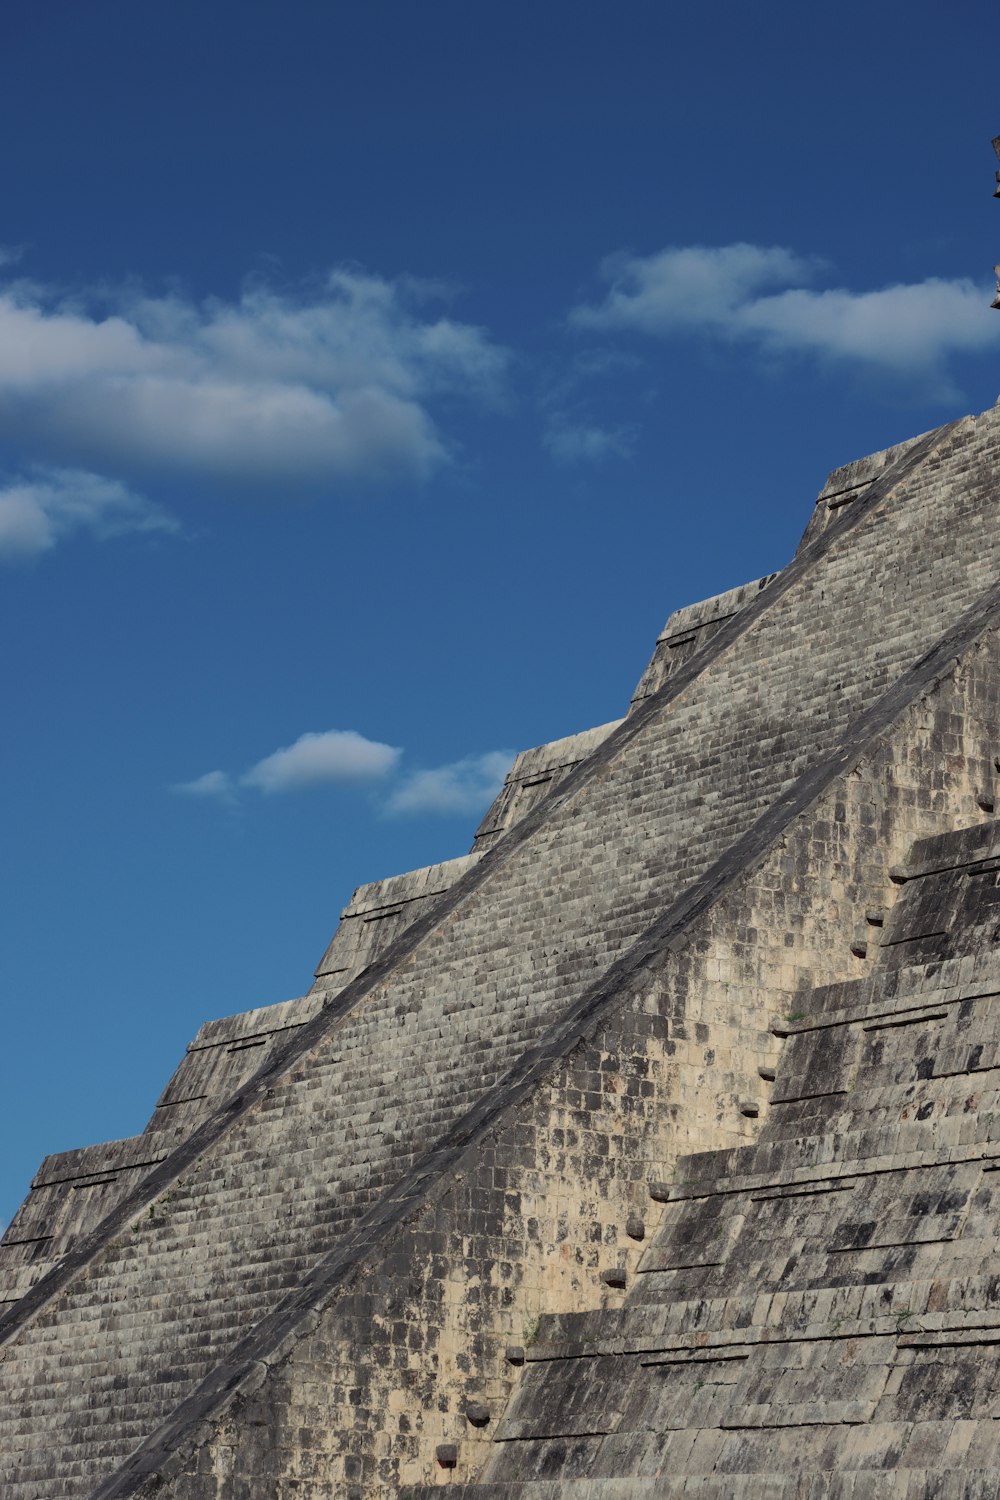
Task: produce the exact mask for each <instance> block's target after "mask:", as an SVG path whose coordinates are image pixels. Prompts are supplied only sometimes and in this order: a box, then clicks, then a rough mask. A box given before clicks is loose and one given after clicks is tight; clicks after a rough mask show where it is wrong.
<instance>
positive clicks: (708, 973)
mask: <svg viewBox="0 0 1000 1500" xmlns="http://www.w3.org/2000/svg"><path fill="white" fill-rule="evenodd" d="M998 684H1000V638H998V635H997V633H996V632H995V631H994V632H991V633H990V635H989V636H988V637H987V638H985V639H983V640H982V641H981V642H980V643H979V644H978V645H977V646H976V647H975V648H974V649H973V650H972V651H971V652H970V653H969V654H968V657H967V658H966V660H965V661H964V662H963V664H962V665H961V666H960V667H958V668H957V669H956V670H955V671H954V673H953V674H952V676H950V677H949V678H948V679H946V680H944V681H942V682H941V683H940V684H939V685H938V686H937V687H936V688H935V689H934V690H933V691H932V692H931V693H930V694H929V695H928V696H927V697H926V698H925V699H924V700H923V701H921V702H920V703H918V704H916V705H914V706H913V707H912V708H910V709H909V710H908V711H907V712H906V713H905V714H904V715H903V716H902V718H901V720H900V721H899V723H898V724H897V725H895V726H894V728H893V729H892V731H891V732H890V733H887V734H886V735H885V736H884V737H883V738H882V741H881V743H880V744H879V745H878V746H876V747H873V749H872V751H871V752H870V753H869V754H867V755H866V756H864V757H863V758H862V759H861V760H860V761H859V762H858V764H856V765H854V766H852V767H851V768H850V769H849V770H848V771H847V772H846V774H845V775H844V776H842V777H841V778H839V779H838V781H837V782H836V783H835V784H834V785H833V786H831V787H830V789H829V790H828V791H827V792H825V793H824V794H823V795H822V796H821V797H820V798H819V799H818V800H817V801H816V802H815V804H814V805H813V806H811V807H810V808H809V809H808V811H807V812H803V813H802V814H800V815H799V816H798V817H797V818H796V819H795V820H794V822H793V824H792V825H791V826H790V828H789V829H788V831H787V832H786V833H785V834H784V835H782V836H781V838H780V839H779V841H778V843H777V845H776V847H775V848H774V849H773V850H772V851H771V853H770V854H769V855H768V856H767V857H766V858H765V859H764V860H763V861H762V862H761V863H760V864H759V865H758V867H757V868H756V869H755V870H753V871H752V872H750V873H749V874H748V875H746V876H745V877H744V878H742V879H741V880H740V881H739V882H738V884H737V885H736V886H735V887H734V888H733V889H732V890H731V891H729V892H728V893H727V894H726V895H725V896H724V897H723V898H722V899H721V900H720V901H719V903H718V904H717V905H716V906H715V907H713V908H712V909H711V911H710V912H708V913H707V915H706V916H705V917H704V918H703V919H702V920H701V921H700V922H699V923H698V924H697V925H696V926H695V927H694V928H693V929H692V930H691V932H690V934H689V936H688V940H687V941H686V943H685V944H684V946H683V947H681V948H680V949H678V950H676V951H674V952H670V953H665V954H662V955H660V956H659V957H658V958H657V960H656V961H655V963H654V964H652V965H651V966H650V968H649V970H648V971H647V972H646V973H645V975H643V976H642V977H641V978H640V979H639V980H638V981H637V982H636V983H634V984H633V985H632V986H631V987H630V992H629V993H627V994H623V995H622V996H621V997H620V1001H619V1004H618V1005H617V1006H616V1008H615V1013H614V1014H613V1015H610V1016H608V1017H607V1018H605V1019H604V1020H603V1021H602V1022H601V1023H600V1024H598V1025H597V1027H596V1028H595V1030H594V1032H593V1034H592V1035H591V1036H590V1037H588V1038H586V1039H585V1040H581V1041H580V1042H579V1043H578V1044H577V1045H576V1046H575V1047H574V1048H573V1050H572V1051H571V1052H570V1054H569V1055H568V1056H566V1057H565V1058H564V1059H562V1060H560V1061H559V1062H557V1063H556V1064H555V1065H554V1066H553V1067H552V1068H551V1069H550V1070H549V1072H548V1074H547V1075H546V1077H545V1078H544V1079H543V1081H542V1082H541V1083H540V1085H539V1086H538V1087H537V1088H536V1089H535V1091H534V1092H533V1094H532V1095H531V1097H530V1099H527V1100H518V1101H517V1102H516V1103H514V1104H513V1105H512V1106H511V1108H510V1109H508V1110H507V1111H506V1112H505V1113H504V1115H503V1116H502V1117H501V1119H500V1120H499V1121H498V1122H497V1123H496V1124H495V1125H494V1126H493V1127H492V1128H491V1129H489V1130H488V1131H486V1132H485V1133H484V1135H483V1136H482V1138H481V1139H477V1140H476V1141H475V1142H474V1143H473V1144H472V1145H471V1146H470V1147H469V1149H468V1151H467V1152H466V1154H465V1156H464V1158H463V1159H462V1161H461V1164H460V1166H459V1167H458V1168H457V1169H456V1170H452V1171H450V1172H448V1173H447V1174H446V1175H445V1177H444V1178H443V1180H442V1181H441V1182H439V1183H437V1184H435V1186H434V1188H433V1190H432V1191H431V1192H429V1193H428V1194H427V1196H426V1200H425V1201H424V1203H423V1204H422V1205H421V1206H420V1207H419V1208H418V1209H417V1210H415V1212H414V1213H413V1214H412V1215H411V1217H410V1219H409V1220H408V1221H407V1222H406V1223H405V1224H404V1225H403V1226H401V1227H400V1229H399V1230H398V1231H397V1233H396V1234H395V1235H394V1236H393V1237H392V1239H391V1241H390V1242H389V1243H388V1244H383V1245H379V1246H378V1247H377V1250H376V1251H375V1253H373V1254H372V1255H370V1256H369V1257H367V1258H366V1259H365V1261H364V1262H362V1263H359V1264H358V1266H357V1268H356V1270H355V1273H354V1275H353V1276H352V1277H351V1278H349V1279H348V1280H346V1281H345V1283H344V1285H343V1288H342V1289H341V1291H340V1294H339V1296H337V1297H336V1298H334V1299H331V1301H330V1303H329V1304H328V1305H327V1306H326V1308H325V1309H324V1311H323V1312H322V1315H321V1317H320V1320H319V1323H318V1325H317V1326H316V1327H315V1328H314V1329H313V1330H312V1331H308V1332H306V1333H305V1334H304V1335H303V1337H302V1339H301V1342H300V1343H298V1344H297V1345H295V1346H294V1348H293V1349H292V1352H291V1353H290V1354H286V1356H285V1357H284V1358H283V1359H282V1360H281V1361H280V1362H278V1363H276V1365H275V1366H274V1367H273V1368H271V1369H269V1370H268V1372H267V1376H266V1378H265V1379H264V1380H263V1382H262V1383H261V1384H260V1386H259V1388H258V1389H257V1390H256V1391H255V1392H254V1393H253V1394H250V1395H246V1396H243V1397H238V1398H237V1399H236V1401H235V1402H234V1404H233V1407H232V1409H231V1410H230V1411H229V1412H227V1413H226V1414H225V1416H224V1417H221V1418H219V1419H217V1420H216V1421H215V1422H214V1423H213V1424H212V1428H211V1431H210V1433H203V1435H202V1439H201V1441H200V1442H199V1444H198V1447H197V1450H196V1451H195V1452H194V1453H192V1455H191V1457H190V1459H189V1460H188V1462H187V1463H186V1465H185V1467H184V1471H183V1473H182V1474H180V1475H178V1477H177V1478H175V1479H174V1480H173V1481H172V1483H171V1484H170V1486H169V1487H168V1489H167V1491H166V1494H167V1495H168V1496H169V1497H170V1500H234V1497H236V1496H239V1495H241V1494H243V1493H251V1490H250V1488H249V1487H250V1486H251V1484H254V1485H256V1486H257V1491H256V1492H259V1493H266V1494H267V1495H268V1496H275V1497H278V1496H280V1497H285V1496H286V1495H287V1496H291V1495H295V1496H297V1497H302V1500H319V1497H321V1496H322V1497H326V1496H332V1495H335V1494H336V1495H341V1494H344V1495H348V1496H352V1495H357V1496H365V1497H371V1496H376V1495H388V1494H391V1493H396V1492H397V1489H398V1486H399V1485H403V1486H404V1487H405V1486H406V1485H410V1484H417V1483H425V1484H426V1483H432V1484H433V1483H442V1482H443V1483H448V1482H450V1481H452V1480H456V1481H460V1480H465V1479H469V1478H473V1477H474V1476H475V1474H476V1473H477V1471H478V1470H479V1468H480V1467H481V1465H482V1463H483V1462H484V1461H485V1458H486V1456H487V1454H488V1452H489V1448H490V1439H491V1436H492V1431H493V1430H494V1429H495V1427H496V1424H497V1419H498V1418H499V1417H500V1415H501V1414H502V1412H503V1409H504V1406H505V1404H506V1402H507V1399H508V1397H509V1394H510V1392H511V1390H512V1388H514V1386H515V1385H516V1383H517V1381H518V1378H519V1373H520V1368H521V1361H522V1360H523V1349H524V1346H525V1345H528V1346H530V1345H531V1343H532V1342H533V1340H534V1338H535V1337H536V1335H537V1332H538V1329H539V1321H540V1319H541V1318H542V1317H543V1316H547V1315H549V1314H551V1313H554V1312H575V1311H579V1310H582V1309H587V1308H594V1309H596V1308H599V1307H609V1306H614V1305H616V1304H618V1303H620V1302H621V1299H622V1297H623V1295H624V1289H625V1287H626V1286H627V1285H629V1284H630V1283H631V1278H632V1275H633V1272H634V1269H635V1265H636V1262H637V1260H638V1258H639V1256H640V1255H641V1254H642V1251H643V1248H644V1242H648V1240H649V1238H650V1237H651V1236H652V1235H653V1233H654V1232H655V1229H656V1226H657V1223H658V1222H659V1218H660V1215H661V1214H662V1212H663V1207H662V1203H660V1202H657V1201H656V1199H655V1198H652V1197H651V1196H650V1185H651V1184H653V1191H654V1192H658V1189H657V1187H656V1184H657V1183H659V1182H669V1181H670V1179H671V1177H672V1174H673V1166H674V1163H675V1162H676V1160H677V1158H678V1157H679V1156H681V1155H683V1154H684V1153H686V1152H690V1151H691V1150H693V1149H699V1150H704V1149H708V1148H709V1143H712V1144H713V1145H714V1146H716V1147H718V1148H722V1147H727V1146H733V1145H738V1144H741V1143H744V1142H747V1141H749V1140H750V1139H751V1138H752V1137H753V1135H754V1134H755V1132H756V1117H757V1116H758V1115H760V1116H761V1117H763V1116H766V1113H767V1101H768V1093H769V1089H770V1083H769V1079H770V1078H773V1076H774V1070H775V1067H776V1064H777V1060H778V1053H779V1048H780V1045H781V1044H780V1041H779V1039H778V1036H777V1035H776V1034H775V1033H776V1032H779V1033H780V1032H781V1031H782V1030H784V1029H787V1023H786V1018H787V1017H788V1016H789V1015H794V1014H795V1012H796V1008H797V1005H798V1003H799V1001H798V1000H797V997H801V996H802V994H803V993H805V992H806V991H807V990H808V989H809V988H810V987H811V986H812V985H813V984H814V982H815V980H816V976H817V975H822V976H824V977H827V978H830V979H833V978H837V979H844V980H847V979H854V978H857V977H859V976H861V975H863V974H864V973H865V972H866V970H867V967H868V964H867V960H866V959H864V958H861V957H858V956H857V954H856V952H855V951H853V950H854V949H856V948H858V947H860V946H861V945H859V944H858V943H856V942H855V941H854V938H855V936H856V933H857V931H858V930H859V928H860V929H861V930H863V929H864V927H865V924H866V916H867V920H868V922H869V924H871V930H872V931H873V932H875V933H877V932H878V931H879V928H878V926H877V924H878V923H880V922H882V921H883V920H884V919H885V917H886V916H887V914H888V909H889V907H890V906H891V904H892V902H893V900H894V898H895V895H896V892H897V890H898V887H897V886H896V885H894V884H893V882H892V881H891V879H890V877H889V871H890V869H892V868H893V867H894V866H895V865H897V864H898V863H899V862H900V861H902V859H903V858H904V856H905V854H906V852H907V850H908V848H909V846H910V844H911V842H912V841H913V839H914V838H917V837H920V836H923V835H925V834H927V833H929V832H930V831H932V830H934V831H936V830H945V829H949V828H951V827H954V826H956V825H960V824H964V823H970V822H973V821H975V819H976V818H977V817H979V818H985V817H987V816H988V814H987V813H986V812H985V811H984V809H983V808H982V807H981V805H980V804H981V802H982V800H983V795H984V790H985V789H988V788H990V787H992V786H993V785H994V783H995V780H996V777H997V771H996V766H995V763H994V762H995V756H996V754H997V750H998V747H1000V711H998ZM605 1276H607V1277H608V1278H609V1279H610V1280H611V1281H612V1282H613V1283H614V1284H613V1285H609V1284H608V1281H607V1280H605V1279H603V1278H604V1277H605ZM510 1356H512V1357H513V1362H512V1360H511V1357H510ZM470 1414H471V1416H472V1417H473V1418H474V1419H475V1420H470ZM484 1415H486V1416H487V1420H486V1421H485V1422H484V1423H483V1422H482V1417H483V1416H484ZM452 1448H454V1462H452V1453H451V1452H450V1451H449V1450H450V1449H452ZM439 1452H442V1453H443V1454H444V1455H445V1457H446V1459H447V1460H448V1461H447V1462H446V1463H445V1464H442V1463H441V1462H440V1461H439V1459H438V1453H439ZM160 1493H163V1492H162V1491H161V1492H160Z"/></svg>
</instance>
